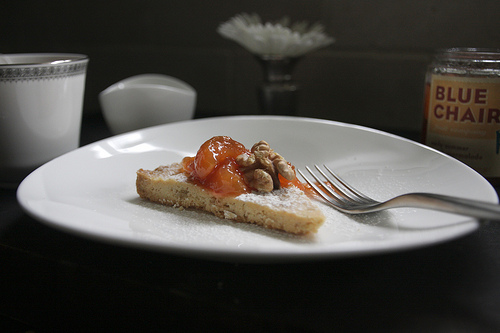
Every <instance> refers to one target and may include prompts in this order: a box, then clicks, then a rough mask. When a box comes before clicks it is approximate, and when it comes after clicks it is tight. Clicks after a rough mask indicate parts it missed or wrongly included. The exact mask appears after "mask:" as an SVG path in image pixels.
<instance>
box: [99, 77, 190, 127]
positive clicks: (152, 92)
mask: <svg viewBox="0 0 500 333" xmlns="http://www.w3.org/2000/svg"><path fill="white" fill-rule="evenodd" d="M99 102H100V104H101V109H102V113H103V116H104V119H105V121H106V123H107V124H108V127H109V129H110V130H111V132H113V134H120V133H124V132H129V131H132V130H136V129H141V128H145V127H149V126H154V125H160V124H166V123H171V122H175V121H181V120H189V119H192V118H193V116H194V111H195V105H196V91H195V90H194V89H193V87H191V86H190V85H188V84H187V83H185V82H183V81H181V80H179V79H176V78H173V77H171V76H167V75H162V74H141V75H136V76H132V77H129V78H127V79H124V80H122V81H119V82H117V83H115V84H113V85H111V86H109V87H108V88H106V89H105V90H103V91H102V92H101V93H100V94H99Z"/></svg>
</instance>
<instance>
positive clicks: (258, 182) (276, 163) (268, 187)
mask: <svg viewBox="0 0 500 333" xmlns="http://www.w3.org/2000/svg"><path fill="white" fill-rule="evenodd" d="M236 163H238V165H239V166H241V167H242V168H241V169H242V171H243V173H244V175H245V178H246V180H247V182H248V183H249V184H250V186H251V187H253V188H255V189H256V190H257V191H260V192H271V191H272V190H274V189H279V188H280V181H279V176H278V175H281V176H282V177H283V178H285V179H287V180H293V179H295V172H294V171H293V169H292V168H291V167H290V165H289V164H288V162H287V161H286V160H285V159H284V158H283V157H282V156H281V155H280V154H278V153H276V152H275V151H274V150H272V149H271V147H270V146H269V144H268V143H267V142H266V141H263V140H262V141H259V142H257V143H256V144H254V145H253V147H252V149H251V151H250V154H247V153H244V154H241V155H239V156H238V157H237V158H236Z"/></svg>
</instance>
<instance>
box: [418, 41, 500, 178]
mask: <svg viewBox="0 0 500 333" xmlns="http://www.w3.org/2000/svg"><path fill="white" fill-rule="evenodd" d="M422 133H423V142H424V144H426V145H428V146H430V147H433V148H436V149H438V150H440V151H442V152H444V153H446V154H448V155H450V156H453V157H455V158H456V159H458V160H460V161H462V162H464V163H465V164H467V165H469V166H470V167H472V168H473V169H475V170H476V171H478V172H479V173H480V174H482V175H483V176H484V177H485V178H486V179H488V180H489V181H490V182H491V183H492V184H493V185H500V49H475V48H452V49H446V50H442V51H440V52H439V53H437V54H436V56H435V58H434V60H433V62H432V63H431V65H430V66H429V68H428V71H427V75H426V80H425V103H424V123H423V131H422Z"/></svg>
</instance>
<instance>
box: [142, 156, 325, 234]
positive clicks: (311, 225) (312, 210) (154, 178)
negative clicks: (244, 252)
mask: <svg viewBox="0 0 500 333" xmlns="http://www.w3.org/2000/svg"><path fill="white" fill-rule="evenodd" d="M182 170H183V168H182V165H181V164H180V163H174V164H171V165H167V166H160V167H158V168H156V169H155V170H143V169H140V170H139V171H137V181H136V186H137V193H138V194H139V196H140V197H141V198H143V199H147V200H150V201H152V202H156V203H160V204H164V205H168V206H176V207H184V208H195V209H200V210H204V211H207V212H210V213H212V214H214V215H216V216H218V217H220V218H225V219H230V220H234V221H237V222H246V223H254V224H257V225H260V226H263V227H265V228H269V229H277V230H282V231H286V232H289V233H293V234H297V235H303V234H309V233H316V232H317V230H318V228H319V227H320V226H321V225H322V224H323V223H324V221H325V216H324V215H323V213H322V211H321V210H320V209H319V207H318V206H316V204H315V203H313V202H312V201H311V200H310V199H309V197H307V195H306V194H305V193H304V192H303V191H302V190H300V189H298V188H297V187H295V186H291V187H286V188H281V189H277V190H273V191H272V192H269V193H260V192H252V193H246V194H240V195H238V196H236V197H231V196H219V195H216V194H214V193H213V192H211V191H210V190H207V189H205V188H203V187H201V186H199V185H196V184H195V183H192V182H190V181H189V179H188V177H187V176H186V174H184V172H183V171H182Z"/></svg>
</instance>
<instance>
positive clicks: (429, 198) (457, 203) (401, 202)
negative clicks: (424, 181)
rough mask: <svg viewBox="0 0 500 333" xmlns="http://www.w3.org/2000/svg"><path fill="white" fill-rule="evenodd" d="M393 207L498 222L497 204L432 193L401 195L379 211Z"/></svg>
mask: <svg viewBox="0 0 500 333" xmlns="http://www.w3.org/2000/svg"><path fill="white" fill-rule="evenodd" d="M382 206H383V207H382ZM395 207H414V208H425V209H433V210H439V211H443V212H448V213H455V214H460V215H466V216H472V217H476V218H480V219H488V220H500V205H498V204H492V203H486V202H482V201H477V200H470V199H463V198H457V197H451V196H447V195H441V194H434V193H408V194H403V195H400V196H398V197H396V198H394V199H393V200H390V201H389V202H386V203H385V204H381V205H380V208H381V209H385V208H395Z"/></svg>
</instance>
